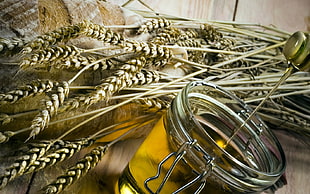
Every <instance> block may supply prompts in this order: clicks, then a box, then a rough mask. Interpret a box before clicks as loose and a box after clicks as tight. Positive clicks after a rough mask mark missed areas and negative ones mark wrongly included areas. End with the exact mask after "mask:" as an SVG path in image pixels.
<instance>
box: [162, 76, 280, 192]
mask: <svg viewBox="0 0 310 194" xmlns="http://www.w3.org/2000/svg"><path fill="white" fill-rule="evenodd" d="M251 111H252V110H251V109H250V108H249V107H248V106H247V105H245V104H244V103H243V102H242V101H241V100H239V99H238V98H237V97H235V96H234V95H232V94H231V93H229V92H227V91H225V90H223V89H221V88H219V87H217V86H215V85H212V84H208V83H205V82H192V83H190V84H188V85H187V86H186V87H185V88H184V89H183V90H182V92H180V93H179V94H178V95H177V96H176V98H175V99H174V101H173V102H172V104H171V107H170V108H169V110H168V111H167V114H166V117H165V119H164V123H165V125H166V130H167V134H168V136H169V139H170V142H171V146H172V147H173V149H174V150H177V149H179V148H180V147H181V146H182V145H184V144H185V143H188V144H191V145H192V144H193V142H196V143H195V145H194V146H191V147H189V148H187V150H186V151H187V153H186V155H184V161H185V162H186V163H187V164H188V165H189V166H190V167H191V168H192V169H193V170H194V171H196V172H197V173H199V174H201V173H205V172H211V171H212V175H213V176H218V177H221V179H222V180H223V181H224V182H226V184H227V185H230V186H231V185H232V187H233V188H234V189H237V190H240V191H242V192H249V191H250V192H251V191H262V190H264V189H265V188H267V187H269V186H271V185H273V184H274V183H275V182H276V181H277V179H279V178H280V176H281V175H282V173H283V172H284V169H285V157H284V153H283V150H282V148H281V146H280V144H279V142H278V140H277V139H276V138H275V136H274V135H273V133H272V132H271V131H270V130H269V129H268V128H267V127H266V125H264V123H263V122H262V121H261V120H260V119H259V118H258V117H256V116H255V117H254V118H253V119H251V120H250V122H249V124H246V125H245V127H244V128H243V129H242V130H241V131H240V132H239V133H238V134H237V136H236V138H234V139H232V141H231V143H230V144H229V146H230V148H229V149H227V148H228V147H229V146H228V147H225V148H224V147H223V145H224V144H225V142H227V140H228V139H229V138H230V137H231V134H233V133H234V130H235V129H236V128H238V127H239V126H241V124H242V122H243V121H244V120H245V119H246V117H247V116H248V115H249V113H250V112H251ZM262 138H263V140H262ZM250 157H252V159H250ZM224 163H225V165H223V164H224Z"/></svg>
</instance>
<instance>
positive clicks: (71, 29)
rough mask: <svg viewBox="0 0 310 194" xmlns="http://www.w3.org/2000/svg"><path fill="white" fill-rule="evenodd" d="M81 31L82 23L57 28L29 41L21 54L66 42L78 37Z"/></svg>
mask: <svg viewBox="0 0 310 194" xmlns="http://www.w3.org/2000/svg"><path fill="white" fill-rule="evenodd" d="M82 31H83V28H82V23H78V24H76V25H71V26H65V27H61V28H58V29H56V30H54V31H52V32H49V33H46V34H44V35H42V36H38V37H36V38H35V39H33V40H32V41H30V42H29V43H28V44H26V45H25V47H24V49H23V53H30V52H32V51H33V50H38V49H41V48H46V47H48V46H50V45H54V44H56V43H58V42H63V41H67V40H69V39H71V38H75V37H77V36H79V35H80V34H81V32H82Z"/></svg>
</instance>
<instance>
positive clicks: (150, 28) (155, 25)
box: [137, 18, 171, 34]
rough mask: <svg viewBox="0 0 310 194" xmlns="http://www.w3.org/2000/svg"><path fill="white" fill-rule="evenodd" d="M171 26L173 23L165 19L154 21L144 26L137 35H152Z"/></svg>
mask: <svg viewBox="0 0 310 194" xmlns="http://www.w3.org/2000/svg"><path fill="white" fill-rule="evenodd" d="M170 25H171V22H170V21H169V20H166V19H164V18H159V19H152V20H150V21H147V22H145V23H144V24H142V25H141V26H140V28H139V29H138V31H137V34H142V33H147V32H149V33H151V32H154V31H155V30H157V29H160V28H167V27H169V26H170Z"/></svg>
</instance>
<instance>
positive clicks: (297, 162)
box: [276, 131, 310, 194]
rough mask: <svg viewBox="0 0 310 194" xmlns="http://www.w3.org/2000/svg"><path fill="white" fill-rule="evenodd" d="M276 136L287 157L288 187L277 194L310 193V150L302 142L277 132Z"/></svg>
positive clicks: (284, 187)
mask: <svg viewBox="0 0 310 194" xmlns="http://www.w3.org/2000/svg"><path fill="white" fill-rule="evenodd" d="M276 135H277V137H278V138H279V141H280V143H281V145H282V147H283V150H284V153H285V155H286V160H287V166H286V171H285V172H286V179H287V185H286V186H283V187H282V188H280V189H279V190H278V191H277V192H276V194H291V193H301V194H302V193H304V194H306V193H309V191H310V184H309V183H308V182H309V172H310V149H309V146H307V145H305V144H304V143H302V142H301V141H300V140H298V139H296V138H294V137H292V136H291V135H286V134H284V133H283V132H280V131H276Z"/></svg>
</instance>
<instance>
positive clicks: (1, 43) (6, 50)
mask: <svg viewBox="0 0 310 194" xmlns="http://www.w3.org/2000/svg"><path fill="white" fill-rule="evenodd" d="M26 42H27V41H26V40H25V39H21V38H12V39H6V38H1V37H0V55H3V54H9V55H14V54H17V53H19V52H20V51H21V49H22V48H23V46H24V45H25V43H26Z"/></svg>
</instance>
